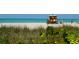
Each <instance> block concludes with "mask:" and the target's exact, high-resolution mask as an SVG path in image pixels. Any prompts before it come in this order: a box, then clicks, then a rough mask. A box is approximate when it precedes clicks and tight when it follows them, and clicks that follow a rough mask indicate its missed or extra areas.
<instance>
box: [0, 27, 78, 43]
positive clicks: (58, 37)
mask: <svg viewBox="0 0 79 59" xmlns="http://www.w3.org/2000/svg"><path fill="white" fill-rule="evenodd" d="M78 43H79V28H78V27H70V26H64V27H58V28H54V27H47V29H44V28H38V29H32V30H31V29H28V28H27V27H25V28H19V27H17V28H16V27H5V26H3V27H0V44H78Z"/></svg>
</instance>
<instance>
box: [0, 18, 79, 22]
mask: <svg viewBox="0 0 79 59" xmlns="http://www.w3.org/2000/svg"><path fill="white" fill-rule="evenodd" d="M47 20H48V19H44V18H43V19H42V18H0V23H46V22H47ZM60 21H63V22H71V21H72V22H78V23H79V19H58V22H60Z"/></svg>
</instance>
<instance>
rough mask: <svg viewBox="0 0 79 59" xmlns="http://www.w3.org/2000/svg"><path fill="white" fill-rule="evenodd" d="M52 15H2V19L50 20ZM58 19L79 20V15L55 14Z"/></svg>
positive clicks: (0, 16) (0, 15)
mask: <svg viewBox="0 0 79 59" xmlns="http://www.w3.org/2000/svg"><path fill="white" fill-rule="evenodd" d="M49 15H50V14H0V18H48V17H49ZM54 15H57V16H58V19H79V14H54Z"/></svg>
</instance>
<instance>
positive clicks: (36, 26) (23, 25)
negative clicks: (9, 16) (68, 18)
mask: <svg viewBox="0 0 79 59" xmlns="http://www.w3.org/2000/svg"><path fill="white" fill-rule="evenodd" d="M63 25H65V26H75V27H76V26H77V27H79V24H78V23H63V24H48V25H47V23H0V27H1V26H6V27H12V26H13V27H21V28H24V27H27V28H30V29H35V28H39V27H42V28H47V26H52V27H62V26H63Z"/></svg>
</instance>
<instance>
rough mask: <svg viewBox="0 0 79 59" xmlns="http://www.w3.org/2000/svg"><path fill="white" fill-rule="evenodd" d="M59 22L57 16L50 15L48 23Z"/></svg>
mask: <svg viewBox="0 0 79 59" xmlns="http://www.w3.org/2000/svg"><path fill="white" fill-rule="evenodd" d="M56 23H57V16H56V15H50V16H49V19H48V22H47V24H56Z"/></svg>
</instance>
